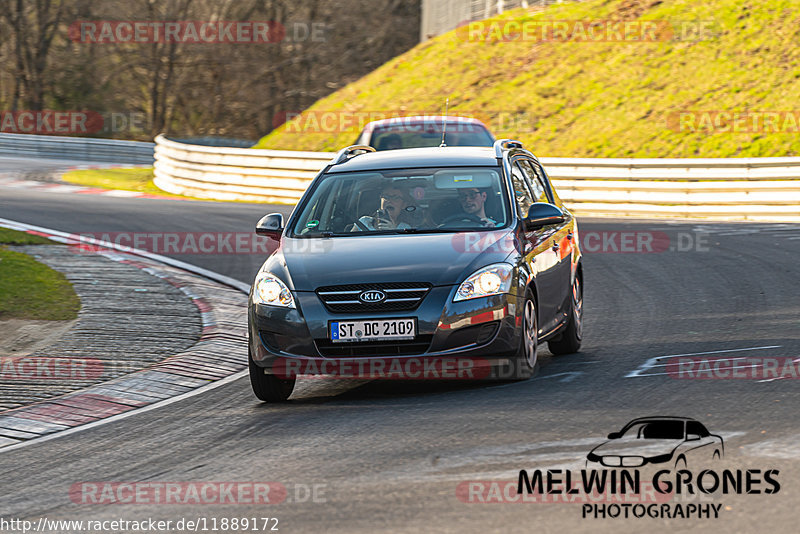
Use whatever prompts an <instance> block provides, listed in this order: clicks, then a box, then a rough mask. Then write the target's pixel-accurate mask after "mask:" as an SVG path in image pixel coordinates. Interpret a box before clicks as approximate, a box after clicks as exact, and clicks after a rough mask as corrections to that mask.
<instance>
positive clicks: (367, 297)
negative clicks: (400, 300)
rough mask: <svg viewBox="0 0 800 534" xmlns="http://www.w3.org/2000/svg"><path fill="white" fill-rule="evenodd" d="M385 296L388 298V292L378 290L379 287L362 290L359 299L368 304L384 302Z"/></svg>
mask: <svg viewBox="0 0 800 534" xmlns="http://www.w3.org/2000/svg"><path fill="white" fill-rule="evenodd" d="M385 298H386V293H384V292H383V291H378V290H377V289H370V290H369V291H362V292H361V294H360V295H359V296H358V299H359V300H360V301H361V302H366V303H368V304H377V303H378V302H383V300H384V299H385Z"/></svg>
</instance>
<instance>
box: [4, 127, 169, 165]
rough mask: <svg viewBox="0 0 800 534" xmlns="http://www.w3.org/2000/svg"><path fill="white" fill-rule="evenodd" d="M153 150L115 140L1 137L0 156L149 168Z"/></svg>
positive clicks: (143, 144) (37, 136)
mask: <svg viewBox="0 0 800 534" xmlns="http://www.w3.org/2000/svg"><path fill="white" fill-rule="evenodd" d="M154 147H155V145H154V144H153V143H143V142H139V141H122V140H118V139H96V138H93V137H62V136H57V135H31V134H7V133H0V156H13V157H23V158H24V157H34V158H48V159H67V160H81V161H91V162H110V163H130V164H131V165H150V164H152V163H153V150H154Z"/></svg>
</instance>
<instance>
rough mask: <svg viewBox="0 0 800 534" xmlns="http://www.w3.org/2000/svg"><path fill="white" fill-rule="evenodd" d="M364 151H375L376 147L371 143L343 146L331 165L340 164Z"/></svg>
mask: <svg viewBox="0 0 800 534" xmlns="http://www.w3.org/2000/svg"><path fill="white" fill-rule="evenodd" d="M364 152H375V149H374V148H372V147H371V146H369V145H352V146H349V147H347V148H343V149H341V150H340V151H339V152H337V153H336V155H335V156H334V157H333V161H331V165H338V164H339V163H342V162H343V161H347V160H348V159H350V158H352V157H353V156H357V155H358V154H363V153H364Z"/></svg>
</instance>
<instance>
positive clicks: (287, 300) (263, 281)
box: [253, 273, 295, 308]
mask: <svg viewBox="0 0 800 534" xmlns="http://www.w3.org/2000/svg"><path fill="white" fill-rule="evenodd" d="M253 302H256V303H258V304H267V305H269V306H282V307H284V308H294V307H295V305H294V297H293V296H292V292H291V291H289V288H288V287H286V284H284V283H283V282H282V281H281V279H280V278H278V277H277V276H275V275H273V274H270V273H261V274H259V275H258V276H257V277H256V283H255V287H254V288H253Z"/></svg>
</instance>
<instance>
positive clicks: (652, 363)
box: [625, 345, 781, 378]
mask: <svg viewBox="0 0 800 534" xmlns="http://www.w3.org/2000/svg"><path fill="white" fill-rule="evenodd" d="M780 347H781V346H780V345H765V346H763V347H746V348H741V349H726V350H710V351H706V352H687V353H685V354H667V355H666V356H656V357H655V358H649V359H648V360H646V361H645V362H644V363H643V364H641V365H640V366H639V367H638V368H636V369H634V370H633V371H631V372H630V373H628V374H626V375H625V378H636V377H640V376H663V375H667V374H669V373H648V374H643V373H644V372H645V371H649V370H650V369H653V368H655V367H666V366H667V365H665V364H659V363H658V362H660V361H661V360H664V359H666V358H680V357H683V356H702V355H703V354H723V353H726V352H744V351H750V350H767V349H778V348H780Z"/></svg>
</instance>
